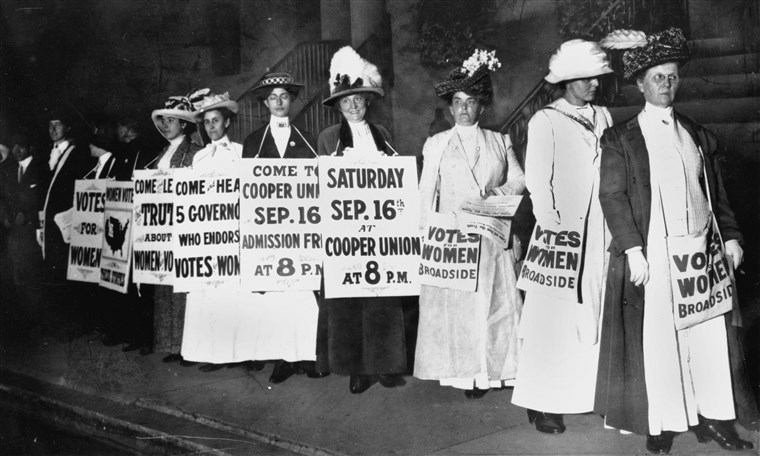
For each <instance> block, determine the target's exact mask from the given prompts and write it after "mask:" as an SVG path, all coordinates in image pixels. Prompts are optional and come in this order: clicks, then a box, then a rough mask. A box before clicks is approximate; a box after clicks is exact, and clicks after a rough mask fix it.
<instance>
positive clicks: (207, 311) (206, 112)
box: [181, 93, 247, 372]
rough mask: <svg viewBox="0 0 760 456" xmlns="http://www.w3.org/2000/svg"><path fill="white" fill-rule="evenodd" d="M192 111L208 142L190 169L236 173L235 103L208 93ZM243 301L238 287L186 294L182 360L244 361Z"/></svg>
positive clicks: (214, 365) (206, 368) (210, 367)
mask: <svg viewBox="0 0 760 456" xmlns="http://www.w3.org/2000/svg"><path fill="white" fill-rule="evenodd" d="M195 108H196V109H197V110H198V113H197V114H196V121H198V122H201V121H202V122H203V128H204V130H205V131H206V134H207V135H208V137H209V140H210V142H209V143H208V144H207V145H206V147H204V148H203V149H201V150H199V151H198V152H197V153H196V154H195V156H194V157H193V168H194V169H202V170H204V171H218V172H222V173H229V174H233V175H234V174H236V173H237V171H236V169H235V166H236V164H237V163H238V161H239V160H240V158H241V156H242V154H243V146H242V145H241V144H239V143H235V142H232V141H230V139H229V138H228V137H227V129H228V128H229V126H230V121H231V119H232V117H233V116H234V115H235V114H236V113H237V111H238V104H237V102H235V101H234V100H230V98H229V95H228V94H226V93H225V94H219V95H215V94H207V95H206V96H205V97H204V98H203V100H202V101H200V102H199V103H197V104H196V106H195ZM242 299H243V295H242V294H241V293H240V291H239V288H234V289H227V290H200V291H192V292H190V293H188V294H187V305H186V308H185V327H184V332H183V334H182V352H181V354H182V357H183V358H184V359H186V360H189V361H198V362H206V363H209V364H206V365H203V366H201V367H200V370H201V371H203V372H211V371H215V370H218V369H221V368H222V367H224V366H223V364H226V363H235V362H239V361H244V360H241V359H239V357H238V356H236V350H235V347H236V341H237V338H238V335H239V333H240V331H239V330H240V329H242V327H243V323H242V321H241V320H240V318H239V311H238V309H239V307H240V306H241V305H242V304H243V303H242V302H241V301H242ZM246 329H247V328H246Z"/></svg>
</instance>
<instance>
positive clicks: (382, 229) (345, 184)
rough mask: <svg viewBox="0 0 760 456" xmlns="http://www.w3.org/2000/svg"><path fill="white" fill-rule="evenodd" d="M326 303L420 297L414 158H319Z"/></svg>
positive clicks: (419, 245) (416, 191)
mask: <svg viewBox="0 0 760 456" xmlns="http://www.w3.org/2000/svg"><path fill="white" fill-rule="evenodd" d="M319 191H320V205H321V210H320V213H321V215H322V232H323V236H322V243H323V245H324V252H325V257H324V282H325V295H326V297H328V298H340V297H361V296H404V295H417V294H419V280H418V277H417V275H418V272H417V271H418V268H419V255H420V249H421V240H420V237H419V235H418V232H419V230H418V228H417V226H418V223H419V193H418V188H417V165H416V161H415V158H414V157H384V156H372V157H369V158H366V159H362V160H352V159H350V158H347V157H320V158H319Z"/></svg>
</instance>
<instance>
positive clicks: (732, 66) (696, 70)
mask: <svg viewBox="0 0 760 456" xmlns="http://www.w3.org/2000/svg"><path fill="white" fill-rule="evenodd" d="M758 72H760V53H757V52H753V53H746V54H736V55H722V56H714V57H702V58H694V59H692V60H690V61H689V62H687V63H686V64H685V65H684V66H683V68H682V69H681V75H682V76H684V77H694V76H702V75H716V74H738V73H746V74H749V73H758Z"/></svg>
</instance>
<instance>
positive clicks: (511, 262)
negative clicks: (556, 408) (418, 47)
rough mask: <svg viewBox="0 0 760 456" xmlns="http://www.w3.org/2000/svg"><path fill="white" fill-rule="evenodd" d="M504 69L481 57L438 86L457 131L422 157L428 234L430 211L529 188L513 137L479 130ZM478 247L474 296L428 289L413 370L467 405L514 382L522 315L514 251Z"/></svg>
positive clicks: (485, 244)
mask: <svg viewBox="0 0 760 456" xmlns="http://www.w3.org/2000/svg"><path fill="white" fill-rule="evenodd" d="M498 65H499V64H498V60H496V59H495V58H494V57H493V53H488V52H485V51H476V53H475V54H474V55H473V57H471V58H470V60H468V61H467V62H465V64H464V65H463V67H462V68H457V69H456V70H454V71H453V72H452V73H451V75H450V76H449V79H448V80H446V81H444V82H441V83H439V84H436V86H435V90H436V93H437V95H438V96H440V97H441V98H443V99H444V100H445V101H446V102H447V103H448V104H449V110H450V112H451V115H452V116H453V117H454V121H455V122H456V125H455V126H454V128H452V129H450V130H447V131H444V132H442V133H439V134H437V135H435V136H433V137H431V138H429V139H428V140H427V141H426V142H425V146H424V148H423V151H422V155H423V157H424V165H423V169H422V176H421V178H420V194H421V201H422V205H421V210H422V220H421V228H422V229H424V227H425V225H426V220H427V217H428V213H429V212H431V211H434V212H440V213H446V212H452V211H458V210H459V208H460V205H461V204H462V202H464V201H466V200H469V199H476V200H477V199H481V198H484V197H487V196H490V195H519V194H520V193H522V191H523V190H524V189H525V181H524V177H523V171H522V168H521V167H520V164H519V163H518V161H517V158H516V156H515V153H514V150H513V149H512V143H511V142H510V139H509V136H507V135H502V134H500V133H497V132H494V131H490V130H485V129H482V128H480V127H479V126H478V119H479V118H480V115H481V114H482V113H483V111H484V110H485V107H486V106H487V105H488V104H490V102H491V100H492V98H493V90H492V87H491V79H490V76H489V71H490V70H491V69H494V68H498ZM436 195H438V197H437V198H436ZM515 242H519V241H516V240H514V241H513V242H512V243H513V244H514V243H515ZM480 246H481V247H480V259H479V265H478V266H479V276H478V285H477V290H476V291H473V292H468V291H461V290H456V289H450V288H439V287H434V286H425V285H423V286H422V290H421V291H420V304H419V306H420V317H419V328H418V335H417V348H416V355H415V364H414V376H415V377H417V378H421V379H426V380H438V381H439V382H440V383H441V385H446V386H453V387H454V388H459V389H463V390H465V396H466V397H468V398H480V397H482V396H483V395H484V394H486V392H487V391H488V389H489V388H493V387H496V388H498V387H503V386H507V385H510V384H511V382H512V381H513V380H514V378H515V372H516V370H517V354H518V346H517V325H518V322H519V320H520V311H521V309H522V298H521V296H520V293H519V292H518V290H517V288H516V284H517V277H516V271H515V262H516V255H515V254H514V253H513V252H514V251H513V249H512V248H504V247H502V246H500V245H498V244H497V243H495V242H493V241H492V240H490V239H488V238H486V237H481V240H480Z"/></svg>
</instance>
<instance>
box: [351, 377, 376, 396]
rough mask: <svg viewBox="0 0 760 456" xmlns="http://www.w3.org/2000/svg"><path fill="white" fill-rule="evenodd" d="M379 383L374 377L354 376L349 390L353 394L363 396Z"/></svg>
mask: <svg viewBox="0 0 760 456" xmlns="http://www.w3.org/2000/svg"><path fill="white" fill-rule="evenodd" d="M375 382H377V378H376V377H375V376H374V375H352V376H351V381H350V382H349V385H348V389H349V390H350V391H351V394H361V393H363V392H365V391H367V390H368V389H369V387H370V386H372V385H374V384H375Z"/></svg>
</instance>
